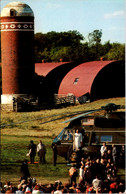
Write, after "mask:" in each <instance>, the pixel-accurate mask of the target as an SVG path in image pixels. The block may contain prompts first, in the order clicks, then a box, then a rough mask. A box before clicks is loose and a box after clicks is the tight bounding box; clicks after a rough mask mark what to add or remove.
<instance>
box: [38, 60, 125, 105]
mask: <svg viewBox="0 0 126 194" xmlns="http://www.w3.org/2000/svg"><path fill="white" fill-rule="evenodd" d="M37 66H38V64H35V72H36V73H37V74H39V75H45V72H46V75H45V82H44V85H43V88H42V91H45V94H46V99H47V98H48V97H49V98H53V96H54V94H55V93H56V94H64V95H68V94H69V93H72V94H73V95H74V96H75V97H76V98H78V100H79V102H80V103H83V102H85V101H86V100H87V99H90V100H91V101H94V100H97V99H104V98H111V97H123V96H125V62H124V61H92V62H85V63H82V64H77V63H76V64H75V63H59V65H58V64H57V65H56V64H55V63H54V64H53V63H52V64H51V69H50V68H49V64H48V65H47V66H46V63H45V64H43V63H41V68H42V69H43V71H41V68H39V70H38V68H37ZM45 67H47V68H45ZM40 72H41V73H40Z"/></svg>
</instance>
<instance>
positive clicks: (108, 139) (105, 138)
mask: <svg viewBox="0 0 126 194" xmlns="http://www.w3.org/2000/svg"><path fill="white" fill-rule="evenodd" d="M101 142H112V135H102V136H101Z"/></svg>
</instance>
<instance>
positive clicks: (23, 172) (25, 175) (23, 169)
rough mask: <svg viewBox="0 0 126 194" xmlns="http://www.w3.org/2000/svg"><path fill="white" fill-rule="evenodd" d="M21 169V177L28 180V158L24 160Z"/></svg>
mask: <svg viewBox="0 0 126 194" xmlns="http://www.w3.org/2000/svg"><path fill="white" fill-rule="evenodd" d="M20 171H21V179H25V180H26V181H27V178H28V177H30V172H29V169H28V162H27V160H24V161H23V163H22V165H21V169H20Z"/></svg>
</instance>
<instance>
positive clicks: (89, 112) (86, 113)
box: [62, 109, 102, 123]
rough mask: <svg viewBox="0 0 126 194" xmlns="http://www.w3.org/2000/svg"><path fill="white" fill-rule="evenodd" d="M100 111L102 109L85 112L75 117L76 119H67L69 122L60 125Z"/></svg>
mask: <svg viewBox="0 0 126 194" xmlns="http://www.w3.org/2000/svg"><path fill="white" fill-rule="evenodd" d="M101 110H102V109H95V110H90V111H87V112H85V113H83V114H81V115H79V116H76V117H73V118H71V119H69V120H66V121H63V122H62V123H68V122H70V121H73V120H76V119H79V118H81V117H84V116H86V115H88V114H91V113H94V112H97V111H101Z"/></svg>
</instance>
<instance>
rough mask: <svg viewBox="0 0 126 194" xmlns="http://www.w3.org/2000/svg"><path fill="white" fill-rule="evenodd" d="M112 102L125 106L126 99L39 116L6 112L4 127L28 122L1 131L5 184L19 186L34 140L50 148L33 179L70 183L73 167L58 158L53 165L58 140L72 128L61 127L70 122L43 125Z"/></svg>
mask: <svg viewBox="0 0 126 194" xmlns="http://www.w3.org/2000/svg"><path fill="white" fill-rule="evenodd" d="M109 102H113V103H116V104H120V105H124V104H125V98H115V99H106V100H99V101H96V102H92V103H87V104H83V105H77V106H71V107H66V108H61V109H53V110H44V111H38V112H26V113H15V112H2V114H1V125H3V124H10V123H16V122H20V121H28V122H22V123H19V124H14V125H12V126H6V127H4V128H2V129H1V181H2V182H3V183H5V182H6V181H11V182H12V183H13V184H14V185H17V184H18V183H19V179H20V176H21V174H20V166H21V163H22V161H23V160H24V159H28V160H29V157H28V156H26V154H27V152H28V145H29V142H30V140H33V141H34V142H35V144H38V141H39V140H40V139H41V140H42V141H43V143H44V144H45V145H46V148H47V154H46V161H47V163H46V164H43V165H42V164H34V165H33V164H29V171H30V173H31V176H32V177H35V178H36V179H37V182H38V183H42V184H46V183H54V181H55V180H58V179H60V180H61V181H62V182H68V179H69V175H68V170H69V167H68V166H67V162H66V161H65V159H64V158H62V157H59V156H58V160H57V165H56V167H54V166H53V164H52V157H53V153H52V148H51V144H52V141H53V139H54V137H55V136H56V135H57V134H59V132H60V131H61V130H62V129H63V128H64V127H65V126H67V125H68V124H63V123H61V122H62V121H64V120H66V118H63V119H61V120H58V121H55V122H50V123H46V124H44V125H41V123H42V122H44V121H47V120H50V119H52V118H53V117H52V116H53V115H56V114H66V115H67V113H68V112H75V111H82V110H89V109H97V108H99V107H101V106H104V105H105V104H107V103H109ZM45 116H50V118H45V119H41V117H45ZM57 117H58V116H57ZM59 117H60V116H59ZM68 118H69V117H67V119H68ZM33 119H37V120H33ZM38 160H39V158H38V156H36V158H35V161H38ZM119 173H120V174H124V169H122V170H120V172H119Z"/></svg>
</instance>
